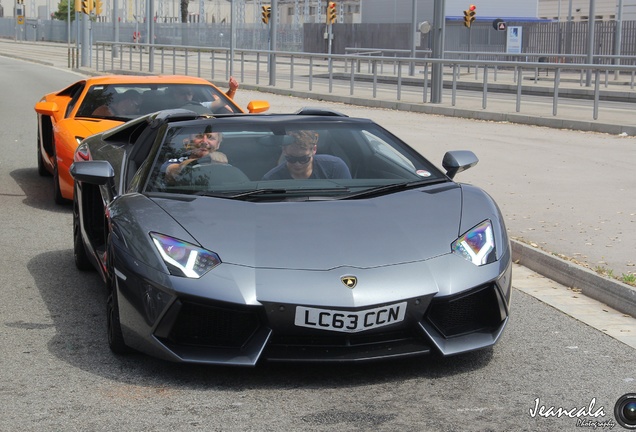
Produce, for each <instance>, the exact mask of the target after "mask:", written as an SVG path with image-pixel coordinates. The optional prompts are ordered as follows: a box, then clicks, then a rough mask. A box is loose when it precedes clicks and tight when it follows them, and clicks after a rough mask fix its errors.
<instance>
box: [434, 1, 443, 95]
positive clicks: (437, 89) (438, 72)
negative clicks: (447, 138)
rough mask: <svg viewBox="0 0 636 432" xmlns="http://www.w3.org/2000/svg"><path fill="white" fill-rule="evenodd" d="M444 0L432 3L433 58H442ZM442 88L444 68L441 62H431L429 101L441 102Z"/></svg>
mask: <svg viewBox="0 0 636 432" xmlns="http://www.w3.org/2000/svg"><path fill="white" fill-rule="evenodd" d="M444 4H445V0H434V4H433V35H432V36H433V37H432V38H433V47H432V57H433V58H434V59H443V58H444V37H445V31H446V23H445V19H446V18H445V17H446V13H445V11H444ZM443 88H444V69H443V67H442V64H441V63H433V67H432V68H431V102H432V103H441V102H442V90H443Z"/></svg>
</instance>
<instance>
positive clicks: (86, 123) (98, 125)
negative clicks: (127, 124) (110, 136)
mask: <svg viewBox="0 0 636 432" xmlns="http://www.w3.org/2000/svg"><path fill="white" fill-rule="evenodd" d="M74 123H75V125H74V129H75V135H77V136H82V137H83V138H86V137H88V136H91V135H94V134H96V133H100V132H104V131H107V130H109V129H112V128H114V127H115V126H119V125H120V124H122V123H123V122H121V121H115V120H103V119H84V118H79V119H75V122H74Z"/></svg>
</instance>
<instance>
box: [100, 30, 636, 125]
mask: <svg viewBox="0 0 636 432" xmlns="http://www.w3.org/2000/svg"><path fill="white" fill-rule="evenodd" d="M113 47H117V49H116V51H118V53H119V55H118V56H114V55H113ZM369 54H370V53H363V54H355V55H354V54H345V55H336V54H334V55H328V54H324V53H319V54H312V53H302V52H274V51H265V50H233V51H230V50H229V49H227V48H201V47H194V46H175V45H147V44H124V43H117V44H115V43H111V42H97V43H95V45H94V59H95V68H96V69H97V70H100V71H104V72H107V71H108V72H112V71H117V70H119V71H124V72H125V71H128V72H134V73H140V72H142V73H143V72H148V73H162V74H163V73H170V74H184V75H193V76H198V77H203V78H206V79H209V80H216V79H218V78H219V77H224V79H229V76H230V74H231V73H233V74H234V75H236V74H237V73H238V76H240V80H241V82H242V83H244V84H248V85H250V84H251V85H255V86H261V85H263V86H265V85H267V86H270V87H272V88H278V89H285V88H288V89H298V88H300V89H301V90H307V91H309V92H312V91H315V90H316V89H317V87H318V86H320V91H322V92H325V91H326V92H328V93H330V94H331V93H333V92H334V85H337V90H336V91H337V92H339V94H340V95H342V94H343V92H346V91H347V88H348V92H349V95H350V96H355V95H358V94H360V95H361V94H363V93H364V95H365V96H370V97H372V98H383V99H386V100H395V101H398V102H400V101H404V102H410V103H428V100H429V94H430V93H429V92H430V91H431V85H432V83H433V80H432V78H433V77H432V72H431V71H432V69H433V68H432V66H433V65H435V64H442V65H443V69H442V70H443V85H444V87H445V88H447V89H450V91H449V92H450V94H448V93H449V92H448V91H447V93H446V94H447V96H450V100H451V106H453V107H455V106H456V104H457V102H458V97H460V93H459V91H460V90H462V91H465V90H472V91H473V92H474V91H478V92H481V102H482V103H481V108H482V109H486V108H487V107H488V98H489V95H492V94H493V93H495V92H497V93H500V92H504V91H506V92H508V93H510V94H514V95H515V111H516V112H521V108H522V99H523V96H524V95H526V94H535V95H543V96H545V97H551V98H552V115H554V116H556V115H557V113H558V106H559V101H560V100H561V99H562V98H564V97H566V96H568V94H569V95H570V96H572V95H574V97H576V98H579V99H587V100H590V101H591V103H592V112H591V116H592V118H593V119H594V120H596V119H598V114H599V102H600V101H601V100H603V99H606V98H607V97H608V96H607V95H605V94H603V93H602V90H601V87H603V88H604V89H605V90H607V89H608V88H609V86H610V83H611V84H615V81H616V77H618V78H619V79H620V84H622V87H621V88H620V90H621V91H620V93H621V94H623V96H620V97H619V96H616V95H614V98H620V99H621V100H623V101H624V102H625V103H634V102H636V93H634V84H635V77H636V66H632V65H626V64H623V62H621V64H620V65H613V64H579V63H553V62H545V61H520V60H521V58H515V60H514V61H494V60H474V59H465V58H445V59H432V58H421V59H420V58H416V59H414V58H411V57H398V56H396V55H393V56H380V55H376V53H373V55H369ZM470 54H471V56H472V55H479V53H470ZM488 54H489V55H491V54H492V53H488ZM532 56H533V55H528V54H526V55H524V57H526V59H527V58H532ZM621 60H625V61H626V60H628V59H621ZM630 60H633V59H630ZM271 61H275V62H276V67H275V69H274V70H275V71H276V73H275V74H273V75H272V74H270V73H269V71H270V66H271V65H270V62H271ZM362 65H364V67H361V66H362ZM412 65H415V71H416V73H415V75H414V76H407V75H408V71H409V70H412V69H410V68H411V67H412ZM236 71H238V72H236ZM612 73H613V74H614V76H615V80H614V81H611V80H610V74H612ZM542 74H543V75H542ZM586 78H588V79H586ZM565 81H567V82H568V89H567V91H566V90H564V89H563V88H562V86H563V84H564V82H565ZM587 81H589V83H588V82H587ZM577 82H578V86H576V85H574V84H575V83H577ZM577 87H578V89H577ZM574 93H575V94H574ZM616 93H617V94H618V93H619V92H616ZM473 99H474V98H473Z"/></svg>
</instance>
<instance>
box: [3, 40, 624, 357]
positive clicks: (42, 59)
mask: <svg viewBox="0 0 636 432" xmlns="http://www.w3.org/2000/svg"><path fill="white" fill-rule="evenodd" d="M0 56H6V57H13V58H19V59H22V60H28V61H32V62H39V63H41V64H45V65H49V66H54V67H58V68H62V69H68V58H67V46H66V45H65V44H49V43H24V42H23V43H15V42H13V41H5V40H1V39H0ZM76 72H79V73H80V74H83V75H92V74H99V73H98V72H97V71H95V70H93V69H90V68H82V69H80V70H76ZM221 76H223V77H224V76H225V75H222V74H221V73H219V74H218V77H221ZM218 77H217V78H218ZM237 77H238V76H237ZM481 78H482V77H480V76H477V77H476V78H475V76H474V74H471V75H470V76H464V77H462V86H477V87H478V88H479V86H483V83H482V82H480V79H481ZM541 78H542V79H539V80H538V81H537V85H534V84H533V86H532V89H534V91H535V92H537V93H540V92H542V91H548V90H551V89H552V88H553V86H554V81H553V80H550V78H549V77H547V78H546V77H545V76H542V77H541ZM612 78H613V77H612ZM630 78H631V77H630ZM404 79H405V80H406V79H408V78H404ZM218 80H220V78H218V79H217V80H216V81H218ZM263 81H265V80H263ZM447 84H450V82H448V83H447ZM302 85H306V84H305V83H302V84H297V85H296V86H295V88H294V89H290V88H287V83H285V85H282V84H281V85H280V87H276V88H275V87H270V86H266V85H256V84H249V82H247V83H245V82H241V88H242V89H244V90H256V91H261V92H270V93H274V94H279V95H281V96H295V97H299V98H309V99H314V100H323V101H333V102H340V103H345V104H352V105H360V106H367V107H380V108H387V109H394V110H403V111H411V112H423V113H431V114H439V115H446V116H454V117H464V118H470V119H482V120H491V121H497V122H504V121H508V122H514V123H523V124H531V125H538V126H548V127H553V128H565V129H575V130H581V131H596V132H605V133H610V134H616V135H618V134H628V135H636V115H634V111H633V108H631V109H618V108H607V107H604V108H603V111H601V112H600V113H599V120H592V106H591V103H590V104H587V105H585V104H583V105H579V106H577V105H573V104H570V103H569V102H568V101H564V102H563V103H562V105H561V106H560V107H559V109H558V115H557V116H553V115H552V114H551V103H552V102H551V101H549V102H548V103H547V106H548V109H549V112H550V114H547V115H546V114H545V108H546V106H545V105H546V103H545V102H544V103H543V106H540V105H539V103H537V102H532V101H528V100H526V99H524V102H523V103H524V105H528V107H527V108H526V107H525V106H524V110H523V113H522V114H521V113H516V111H515V100H514V98H513V99H511V100H501V99H497V98H495V97H492V98H490V99H489V100H488V101H487V108H486V109H484V108H482V104H483V100H482V98H481V96H480V97H477V98H470V99H468V100H463V101H462V107H461V108H459V107H453V106H452V101H451V98H450V97H449V96H448V95H447V94H446V93H445V94H444V98H443V103H441V104H431V103H422V102H421V98H422V95H419V96H414V95H412V94H411V95H406V94H403V96H404V97H403V98H402V99H401V100H400V101H398V100H396V99H395V94H393V93H391V92H386V91H383V92H382V93H379V94H377V95H376V97H375V98H373V97H371V95H370V93H369V90H366V91H365V90H360V89H356V92H357V93H356V94H355V95H353V96H351V95H347V96H344V95H343V93H347V94H348V81H347V80H344V79H343V80H338V87H335V88H336V91H333V92H332V93H329V92H328V88H327V86H326V85H325V84H318V83H314V84H313V89H312V91H308V90H299V89H298V88H299V87H301V86H302ZM495 86H499V87H500V89H499V90H502V91H508V92H513V94H514V92H516V91H517V85H516V84H515V83H513V82H512V75H511V74H510V73H507V74H506V73H499V74H498V77H497V83H496V84H495V83H490V84H489V88H491V87H495ZM524 86H525V83H524ZM524 88H525V87H524ZM524 91H525V90H524ZM590 91H593V90H590V89H587V88H581V85H580V80H576V79H573V78H572V77H571V76H570V77H568V79H567V80H564V79H562V80H561V86H560V87H559V94H560V95H564V94H569V95H571V96H573V97H577V96H578V97H580V95H581V94H585V93H586V92H587V93H589V92H590ZM358 93H359V94H358ZM601 95H602V96H601V97H602V98H603V99H605V100H606V101H607V104H608V105H610V104H611V103H613V102H612V101H608V99H612V98H616V99H617V100H621V99H622V100H628V101H630V103H631V102H632V101H634V100H636V91H634V90H633V89H632V88H631V85H630V82H629V80H626V79H623V80H622V81H620V82H612V81H608V86H607V88H603V89H602V93H601ZM417 97H419V98H420V101H419V102H418V101H416V100H415V99H416V98H417ZM548 99H551V98H548ZM457 103H458V105H459V100H458V101H457ZM532 112H536V114H534V115H533V114H532ZM539 112H541V114H539ZM603 119H604V120H603ZM634 145H636V143H634ZM513 260H514V261H515V263H516V264H517V265H515V270H514V272H515V275H514V280H513V285H514V286H515V288H518V289H520V290H521V291H524V292H527V293H528V294H530V295H533V296H535V297H537V298H539V299H540V300H542V301H544V302H546V303H548V304H551V305H552V306H554V307H557V308H559V309H561V310H563V311H564V312H565V313H567V314H569V315H571V316H573V317H575V318H577V319H579V320H581V321H583V322H586V323H588V324H590V325H592V326H594V327H596V328H598V329H599V330H601V331H604V332H606V333H607V334H610V335H611V336H612V337H614V338H616V339H618V340H621V341H623V342H624V343H626V344H628V345H630V346H632V347H634V348H636V319H634V318H632V317H636V288H634V287H631V286H629V285H627V284H624V283H621V282H618V281H616V280H614V279H610V278H606V277H602V276H599V275H598V274H596V273H595V272H592V271H590V270H588V269H586V268H584V267H582V266H578V265H574V264H572V263H571V262H568V261H565V260H563V259H560V258H558V257H556V256H554V255H552V254H548V253H545V252H542V251H541V250H539V249H537V248H534V247H532V246H530V245H528V244H525V243H522V242H518V241H513ZM521 266H523V267H521ZM524 267H525V268H524ZM530 270H531V271H530ZM534 272H536V273H534ZM539 275H543V276H544V277H545V278H549V279H545V278H544V277H542V276H539ZM581 294H582V295H584V296H585V298H586V299H585V301H583V300H581V298H582V296H581ZM572 299H577V300H572ZM592 299H594V300H592ZM573 305H575V306H573ZM608 306H609V307H608ZM513 307H514V306H513ZM630 315H631V316H630ZM610 323H611V325H610Z"/></svg>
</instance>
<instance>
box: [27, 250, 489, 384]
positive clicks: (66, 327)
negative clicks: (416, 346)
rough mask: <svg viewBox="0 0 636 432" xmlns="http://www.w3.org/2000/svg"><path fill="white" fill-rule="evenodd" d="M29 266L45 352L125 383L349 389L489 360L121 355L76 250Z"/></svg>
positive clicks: (484, 354)
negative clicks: (45, 317) (196, 360)
mask: <svg viewBox="0 0 636 432" xmlns="http://www.w3.org/2000/svg"><path fill="white" fill-rule="evenodd" d="M27 268H28V270H29V272H30V274H31V275H32V277H33V279H34V281H35V284H36V287H37V289H38V290H39V292H40V294H41V297H42V299H43V301H44V303H45V305H46V307H47V308H48V311H49V314H50V316H51V319H52V320H53V326H54V327H55V330H56V332H55V336H53V338H52V339H51V340H50V341H49V343H48V350H49V352H50V353H52V354H53V355H54V356H56V357H57V358H59V359H61V360H63V361H64V362H66V363H68V364H70V365H72V366H73V367H76V368H78V369H81V370H84V371H86V372H89V373H91V374H95V375H99V376H102V377H105V378H108V379H110V380H114V381H118V382H121V383H130V382H134V383H135V384H136V385H140V386H144V387H158V386H160V387H162V388H166V387H169V388H173V389H199V390H210V389H218V390H232V391H240V390H246V389H254V388H256V389H262V388H265V389H286V388H297V387H298V386H302V387H304V388H309V389H322V388H334V387H336V388H341V387H342V388H347V387H357V386H365V385H373V384H380V383H386V382H400V381H405V380H411V379H418V380H421V379H424V380H426V379H430V380H434V379H436V378H440V377H448V376H453V375H457V374H464V373H470V372H472V371H475V370H478V369H481V368H483V367H485V366H487V365H488V364H489V363H490V361H491V359H492V357H493V355H492V350H490V349H486V350H482V351H477V352H473V353H468V354H461V355H457V356H454V357H451V358H441V357H439V356H437V355H430V356H424V357H416V358H411V359H404V360H394V361H383V362H376V363H362V364H358V363H355V364H289V363H267V362H264V363H262V364H259V365H258V366H257V367H255V368H239V367H225V366H206V365H192V364H179V363H172V362H167V361H163V360H159V359H155V358H152V357H150V356H147V355H145V354H141V353H134V354H130V355H125V356H118V355H115V354H113V353H111V351H110V350H109V348H108V343H107V337H106V308H105V304H106V290H105V288H104V285H103V282H102V280H101V278H100V277H99V275H98V274H97V273H96V272H82V271H79V270H77V269H76V268H75V264H74V261H73V251H72V250H61V251H52V252H46V253H43V254H40V255H37V256H35V257H34V258H32V259H31V260H30V261H29V262H28V264H27Z"/></svg>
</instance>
